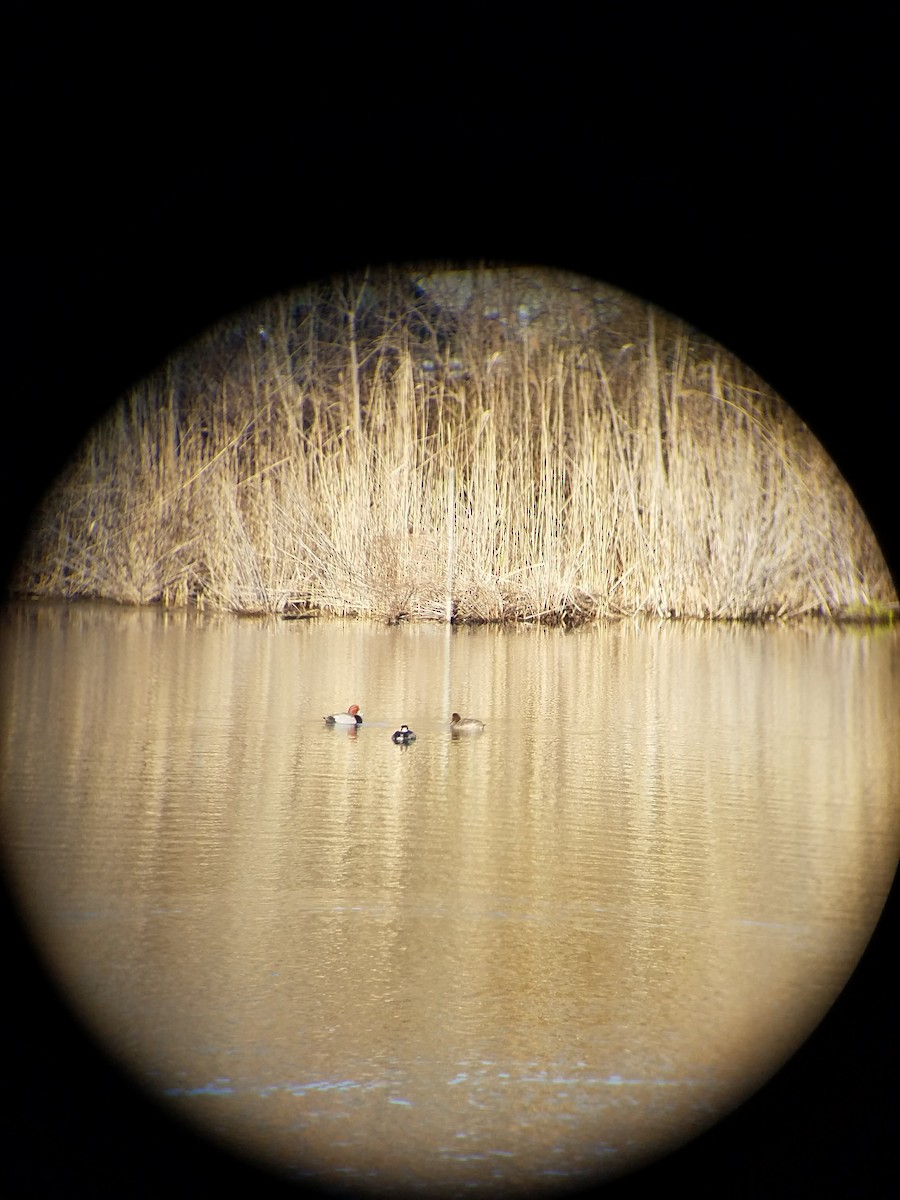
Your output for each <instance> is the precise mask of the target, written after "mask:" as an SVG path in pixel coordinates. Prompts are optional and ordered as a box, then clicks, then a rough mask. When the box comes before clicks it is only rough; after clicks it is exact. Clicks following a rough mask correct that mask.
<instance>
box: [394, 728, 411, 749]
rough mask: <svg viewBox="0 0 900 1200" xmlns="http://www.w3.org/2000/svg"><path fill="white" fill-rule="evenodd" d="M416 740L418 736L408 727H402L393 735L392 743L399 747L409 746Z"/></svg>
mask: <svg viewBox="0 0 900 1200" xmlns="http://www.w3.org/2000/svg"><path fill="white" fill-rule="evenodd" d="M415 740H416V735H415V734H414V733H413V731H412V730H411V729H410V727H409V726H408V725H401V726H400V728H399V729H398V730H397V732H396V733H392V734H391V741H392V742H394V743H396V745H398V746H408V745H409V743H410V742H414V741H415Z"/></svg>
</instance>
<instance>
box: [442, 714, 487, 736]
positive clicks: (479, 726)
mask: <svg viewBox="0 0 900 1200" xmlns="http://www.w3.org/2000/svg"><path fill="white" fill-rule="evenodd" d="M450 728H451V730H452V731H453V733H481V731H482V730H483V729H484V721H479V720H478V718H477V717H461V716H460V715H459V713H454V714H453V716H452V717H451V718H450Z"/></svg>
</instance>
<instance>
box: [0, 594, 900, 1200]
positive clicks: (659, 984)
mask: <svg viewBox="0 0 900 1200" xmlns="http://www.w3.org/2000/svg"><path fill="white" fill-rule="evenodd" d="M5 621H6V625H5V631H4V633H5V636H4V641H3V654H4V657H3V673H2V677H3V680H4V685H3V686H4V693H3V711H4V724H5V733H6V738H7V745H8V746H9V747H11V748H12V750H11V752H10V753H8V754H7V756H6V758H5V760H4V768H3V769H4V776H3V804H4V809H3V812H4V816H3V832H4V842H5V844H6V846H7V861H8V866H9V869H10V870H11V872H12V875H13V878H14V880H15V881H16V883H17V885H18V888H19V890H20V892H21V894H22V895H23V897H24V899H25V902H26V905H27V908H28V911H29V912H30V915H31V919H32V922H33V926H34V928H35V930H36V931H38V935H39V937H40V940H41V942H42V944H43V946H44V948H45V950H46V953H47V955H48V956H49V958H50V959H51V961H52V963H53V966H54V969H55V970H56V971H57V972H58V973H59V975H60V976H61V977H62V979H63V980H64V981H65V984H66V987H67V989H68V991H69V992H70V994H71V995H72V996H73V997H74V998H75V1001H76V1003H77V1004H78V1006H79V1008H80V1010H81V1011H82V1013H83V1014H84V1016H85V1019H86V1020H87V1021H88V1022H90V1023H91V1024H92V1025H94V1026H95V1027H97V1028H99V1029H101V1030H102V1031H103V1035H104V1037H105V1039H106V1040H107V1041H108V1042H109V1043H111V1044H112V1045H113V1046H114V1047H115V1048H116V1050H117V1052H118V1053H119V1054H120V1055H121V1056H123V1057H124V1058H125V1059H126V1060H127V1061H128V1062H129V1063H130V1064H131V1065H132V1067H133V1069H134V1071H135V1073H136V1074H137V1076H138V1077H139V1078H140V1079H141V1080H142V1081H146V1082H149V1083H150V1085H151V1086H152V1087H153V1088H154V1089H156V1090H158V1091H159V1092H160V1093H163V1094H165V1095H166V1096H167V1097H168V1098H169V1100H170V1102H171V1103H172V1104H173V1105H175V1106H177V1107H178V1108H180V1109H181V1110H182V1111H183V1112H184V1113H185V1114H186V1115H188V1116H189V1117H190V1119H192V1120H196V1121H198V1122H200V1123H202V1124H204V1125H205V1126H206V1127H208V1128H213V1129H215V1130H218V1131H222V1132H224V1133H226V1134H227V1135H228V1136H230V1137H232V1138H234V1139H235V1140H237V1141H238V1142H239V1143H240V1144H242V1145H243V1146H245V1147H246V1148H247V1149H248V1151H250V1152H251V1153H253V1154H254V1155H258V1156H262V1157H264V1158H266V1159H268V1160H270V1161H271V1162H273V1163H275V1164H277V1165H278V1167H279V1168H280V1169H284V1170H286V1171H288V1172H289V1173H295V1174H302V1173H303V1172H306V1171H311V1170H312V1171H319V1172H324V1173H326V1174H328V1173H331V1175H332V1177H334V1178H341V1179H344V1180H348V1179H350V1180H354V1181H356V1183H357V1184H359V1185H360V1186H362V1185H363V1184H365V1183H366V1181H368V1182H369V1183H370V1184H374V1183H376V1182H378V1183H380V1184H382V1185H387V1184H388V1183H393V1182H394V1181H396V1180H397V1179H401V1180H403V1181H404V1182H405V1183H406V1184H407V1185H408V1186H409V1187H410V1188H413V1187H419V1186H421V1188H422V1189H423V1190H425V1189H427V1190H429V1191H435V1190H440V1189H441V1188H444V1189H445V1190H446V1191H447V1192H448V1193H453V1192H455V1191H456V1190H459V1191H462V1190H465V1191H467V1192H468V1191H472V1190H476V1191H477V1190H479V1189H480V1190H490V1191H491V1193H492V1194H493V1193H494V1192H496V1191H497V1189H498V1188H502V1187H503V1186H504V1185H505V1186H507V1187H509V1188H514V1187H516V1186H518V1185H522V1184H525V1183H529V1184H531V1185H534V1186H540V1187H541V1188H551V1187H552V1186H553V1185H554V1183H558V1184H560V1185H564V1184H569V1185H570V1184H571V1183H572V1182H573V1181H578V1180H580V1179H583V1178H585V1177H587V1176H594V1175H595V1174H597V1173H601V1174H603V1173H605V1174H613V1173H616V1172H621V1171H622V1170H625V1169H628V1168H629V1167H630V1166H632V1165H634V1164H636V1163H638V1162H640V1161H642V1160H643V1159H644V1158H645V1157H647V1156H648V1155H653V1154H656V1153H658V1152H659V1151H660V1150H661V1149H662V1148H664V1147H666V1146H668V1145H670V1144H672V1143H673V1142H678V1141H681V1140H684V1138H686V1137H687V1136H689V1135H690V1134H691V1133H692V1132H694V1131H696V1130H698V1129H700V1128H702V1127H704V1126H705V1125H707V1124H708V1123H709V1122H710V1121H711V1120H713V1119H715V1117H716V1116H718V1115H720V1114H721V1113H722V1112H724V1111H726V1110H727V1109H728V1108H729V1107H731V1106H732V1105H734V1104H735V1103H737V1102H738V1101H739V1100H740V1099H741V1098H742V1097H743V1096H744V1095H746V1094H747V1093H748V1092H749V1091H751V1090H753V1089H754V1088H755V1087H756V1086H757V1085H758V1084H759V1083H760V1082H761V1081H762V1080H763V1079H764V1078H766V1077H767V1076H768V1075H769V1074H770V1073H771V1072H772V1070H774V1068H775V1067H776V1066H777V1065H778V1064H779V1063H780V1062H781V1061H783V1059H784V1058H785V1057H786V1056H787V1055H788V1054H789V1053H790V1052H791V1051H792V1050H793V1049H794V1048H795V1046H796V1045H797V1044H798V1042H799V1041H800V1040H801V1039H802V1038H803V1037H804V1035H805V1034H806V1033H807V1032H808V1031H809V1030H810V1029H811V1027H812V1026H813V1025H814V1024H815V1023H816V1021H817V1020H818V1019H819V1017H820V1016H821V1014H822V1013H823V1012H824V1011H825V1010H826V1009H827V1007H828V1006H829V1005H830V1003H831V1001H832V1000H833V998H834V996H835V994H836V992H837V991H838V990H839V988H840V987H841V985H842V983H843V981H844V980H845V979H846V977H847V975H848V973H849V971H850V970H851V969H852V966H853V964H854V963H855V961H856V959H857V958H858V956H859V954H860V953H861V951H862V948H863V946H864V944H865V941H866V939H867V937H868V935H869V933H870V931H871V928H872V926H873V924H874V922H875V920H876V918H877V915H878V912H879V910H880V908H881V905H882V903H883V899H884V896H885V893H886V891H887V888H888V886H889V882H890V878H891V875H892V873H893V869H894V867H895V865H896V857H897V846H898V837H900V826H898V805H897V797H898V794H900V762H898V751H897V746H898V744H900V740H898V734H900V728H898V726H900V716H898V705H897V703H896V700H897V683H898V668H900V648H898V647H900V643H898V638H897V635H895V634H889V633H888V634H885V633H868V632H867V633H860V632H855V631H848V630H844V631H839V630H834V629H828V628H822V627H815V626H809V627H804V628H790V629H779V628H768V627H767V628H751V629H746V628H739V627H735V628H706V627H700V626H678V625H670V624H664V625H660V626H659V627H654V626H648V625H639V626H634V625H631V624H630V623H623V624H621V625H614V626H609V627H603V628H591V629H584V630H579V631H575V632H570V633H565V632H561V631H553V630H542V629H517V630H502V631H501V630H495V629H478V630H467V629H458V630H455V631H453V632H452V634H450V635H448V631H446V630H445V629H442V628H436V627H435V628H432V627H428V626H409V627H400V628H387V627H381V626H370V625H365V624H362V625H361V624H355V623H347V624H341V623H312V622H292V623H278V622H271V623H270V622H240V621H231V620H228V619H226V618H221V617H197V616H190V615H186V614H178V615H175V616H172V615H168V614H164V613H159V612H151V611H143V612H141V611H136V612H130V611H122V610H119V609H110V608H105V607H94V606H75V607H71V608H67V607H64V606H42V605H41V606H38V605H23V606H18V607H16V608H13V609H11V610H10V611H9V612H8V614H7V615H6V618H5ZM348 698H353V699H354V700H355V701H358V702H359V703H360V706H361V711H362V712H363V714H365V715H364V722H363V724H362V725H361V726H359V727H346V728H341V727H331V728H329V727H326V726H325V725H324V724H323V722H322V717H321V714H322V713H323V712H335V711H340V710H341V709H342V708H345V707H346V704H347V699H348ZM454 710H456V711H460V712H467V711H473V712H478V713H479V715H480V716H481V717H482V718H484V719H485V721H486V722H487V725H486V729H485V732H484V733H483V734H481V735H479V736H477V737H454V736H453V732H452V730H451V726H450V714H451V712H453V711H454ZM403 723H409V724H410V725H411V726H412V727H413V728H414V729H415V730H416V732H417V735H418V737H417V741H416V742H415V743H414V744H413V745H411V746H408V747H397V746H395V745H393V744H392V741H391V735H392V733H393V732H394V731H395V730H396V729H397V728H398V727H399V726H400V725H401V724H403Z"/></svg>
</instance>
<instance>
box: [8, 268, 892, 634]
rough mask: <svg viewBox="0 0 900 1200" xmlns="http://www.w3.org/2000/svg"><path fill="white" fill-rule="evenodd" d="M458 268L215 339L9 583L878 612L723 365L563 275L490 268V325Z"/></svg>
mask: <svg viewBox="0 0 900 1200" xmlns="http://www.w3.org/2000/svg"><path fill="white" fill-rule="evenodd" d="M470 275H471V278H470V279H469V280H468V281H467V280H466V278H465V273H459V272H449V273H446V274H445V275H444V276H441V275H440V273H437V274H435V275H434V276H432V277H431V278H432V279H437V280H440V279H441V278H443V279H448V278H449V279H453V278H454V277H455V279H456V283H457V284H460V286H462V285H463V284H465V286H466V287H468V288H469V292H470V293H471V294H469V293H465V295H464V297H463V301H462V302H460V301H459V300H458V297H457V302H456V304H455V306H454V305H453V304H450V303H448V302H447V301H446V298H444V299H443V300H442V301H440V302H439V301H437V300H436V299H435V294H434V289H432V291H431V292H429V291H428V289H427V288H425V289H423V288H422V287H421V286H419V287H416V286H414V281H413V280H412V276H411V275H410V273H409V272H403V271H399V270H394V271H390V272H383V273H381V274H379V275H373V274H368V273H367V274H366V275H363V276H361V277H359V278H354V279H347V280H337V281H328V282H326V283H323V284H322V285H320V286H319V287H317V288H311V289H306V290H305V291H303V292H298V293H296V294H294V295H290V296H284V297H280V298H276V299H275V300H273V301H272V302H271V303H269V304H268V305H266V306H264V307H263V308H261V309H259V310H258V311H254V312H253V313H245V314H240V315H239V316H238V317H236V318H234V319H233V320H232V321H231V322H229V323H226V324H223V325H221V326H218V327H216V328H214V329H212V330H210V331H209V332H208V333H207V334H206V335H205V336H204V337H203V338H202V339H200V340H199V341H198V342H197V343H195V344H193V345H192V346H189V347H187V348H186V349H185V350H184V351H183V352H181V353H179V354H178V355H176V356H174V357H173V358H172V360H171V361H170V362H169V363H167V364H166V365H165V367H164V368H162V369H161V370H160V371H159V372H158V373H157V374H156V375H155V376H153V377H152V378H150V379H147V380H145V381H143V382H142V383H141V384H140V385H139V386H137V387H136V388H134V389H133V390H132V391H131V392H130V394H128V395H127V396H125V397H124V398H123V400H122V401H121V403H120V404H119V405H117V406H116V408H115V409H114V410H113V411H112V412H111V413H110V414H109V416H108V418H107V419H106V420H104V421H103V422H102V423H101V424H99V425H98V426H97V427H96V428H95V429H93V430H92V431H91V433H90V434H89V436H88V437H87V439H86V440H85V442H84V444H83V445H82V447H81V448H80V449H79V451H78V452H77V453H76V455H75V456H74V458H73V459H72V461H71V463H70V464H69V466H68V468H67V470H66V471H65V473H64V475H63V476H62V477H61V478H60V479H59V480H58V481H57V484H56V485H55V487H54V488H53V490H52V492H51V494H50V495H49V496H48V497H47V499H46V501H45V503H44V505H43V506H42V508H41V510H40V512H39V513H38V514H36V517H35V522H34V527H33V530H32V534H31V536H30V539H29V541H28V543H27V545H26V547H25V551H24V553H23V556H22V560H21V563H20V565H19V569H18V571H17V573H16V576H15V578H14V580H13V587H14V590H15V591H16V592H17V593H20V594H29V595H34V596H56V597H68V598H74V597H93V598H106V599H110V600H115V601H118V602H121V603H127V604H155V603H163V604H167V605H177V606H181V605H189V604H196V605H202V606H207V607H210V608H214V609H221V610H231V611H235V612H241V613H282V614H285V615H301V614H303V613H330V614H340V615H348V614H358V615H365V616H369V617H373V618H378V619H381V620H387V621H399V620H403V619H435V620H443V619H446V615H447V613H448V610H449V611H450V612H452V616H453V619H454V620H456V621H492V622H499V621H509V620H516V621H541V622H564V623H571V622H578V621H583V620H588V619H593V618H597V617H611V616H623V615H635V614H654V615H657V616H664V617H698V618H707V619H759V618H765V617H782V618H787V617H796V616H800V615H805V614H811V613H816V614H823V615H826V616H829V617H831V618H833V619H842V618H850V617H853V618H857V619H859V618H864V619H879V618H884V617H885V616H886V615H890V614H892V613H894V612H895V611H896V608H897V595H896V592H895V591H894V588H893V585H892V582H891V580H890V576H889V574H888V571H887V569H886V566H885V563H884V560H883V558H882V556H881V553H880V551H879V549H878V546H877V545H876V543H875V541H874V538H873V535H872V532H871V529H870V527H869V525H868V523H867V522H866V520H865V517H864V515H863V513H862V512H861V510H860V508H859V506H858V504H857V502H856V500H855V498H854V496H853V495H852V493H851V492H850V490H849V488H848V487H847V485H846V483H845V481H844V480H843V479H842V478H841V477H840V475H839V474H838V472H837V471H836V469H835V467H834V465H833V464H832V463H831V461H830V459H829V458H828V456H827V455H826V454H825V452H824V450H823V449H822V447H821V446H820V445H819V443H818V442H817V441H816V440H815V438H814V437H813V436H812V434H811V433H810V431H809V430H808V429H807V428H806V426H805V425H803V423H802V422H801V421H800V420H799V419H798V418H797V417H796V416H795V415H794V414H793V413H792V412H791V410H790V409H789V408H788V407H787V406H786V405H785V404H784V403H783V402H782V401H781V400H780V399H779V398H778V397H777V396H776V395H774V393H772V392H771V390H770V389H768V388H767V387H766V386H765V385H764V384H763V383H762V382H761V381H760V380H758V379H756V378H755V377H753V376H752V375H751V373H750V372H748V371H747V370H746V368H744V367H743V366H742V365H741V364H740V363H738V362H736V361H735V360H733V359H731V358H730V357H729V356H728V355H727V354H726V353H725V352H724V351H723V350H721V348H719V347H716V346H712V345H708V344H706V343H704V342H703V340H702V338H700V337H699V336H698V335H697V334H696V333H694V332H693V331H691V330H690V329H688V328H686V327H685V326H683V325H681V324H679V323H678V322H676V321H674V320H672V319H671V318H668V317H666V316H664V315H663V314H660V313H655V312H654V311H653V310H652V309H648V308H644V307H642V306H638V305H636V304H634V303H633V302H629V301H628V300H627V299H626V298H624V297H623V298H621V301H620V302H618V301H616V299H615V297H611V294H610V293H606V294H604V295H601V296H600V297H599V299H598V297H597V295H596V294H593V293H591V291H590V287H591V285H590V283H589V281H584V280H579V279H578V278H577V277H570V278H561V277H559V276H558V275H555V274H554V275H551V274H549V273H546V274H545V275H542V274H541V273H540V272H534V271H532V272H528V273H525V272H521V271H516V270H510V271H508V272H492V273H489V279H488V282H489V283H490V285H491V287H490V297H489V298H490V300H491V303H490V304H486V303H484V299H485V295H487V291H486V285H485V286H484V287H481V291H479V286H480V285H479V280H481V281H482V282H483V281H484V277H480V276H479V275H478V273H477V272H473V273H470ZM460 281H461V282H460ZM473 281H474V282H473ZM501 285H502V286H501ZM598 286H599V285H598ZM498 288H499V291H500V293H502V294H501V297H500V299H499V300H498V298H497V297H498ZM466 295H468V299H466V298H465V297H466ZM523 295H524V296H526V297H527V298H528V303H527V304H525V303H522V302H520V303H518V305H517V304H516V299H517V297H518V298H521V297H522V296H523ZM504 296H505V297H506V299H505V301H504V299H503V297H504ZM536 296H538V297H539V299H538V300H536V299H535V297H536ZM448 554H449V555H450V556H451V560H450V561H449V562H448ZM448 586H449V589H450V594H449V596H448Z"/></svg>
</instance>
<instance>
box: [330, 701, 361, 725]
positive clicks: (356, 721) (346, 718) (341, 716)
mask: <svg viewBox="0 0 900 1200" xmlns="http://www.w3.org/2000/svg"><path fill="white" fill-rule="evenodd" d="M322 720H323V721H324V722H325V724H326V725H362V717H361V716H360V715H359V705H358V704H351V705H350V707H349V708H348V709H347V711H346V712H345V713H335V714H334V715H333V716H331V717H323V718H322Z"/></svg>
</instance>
